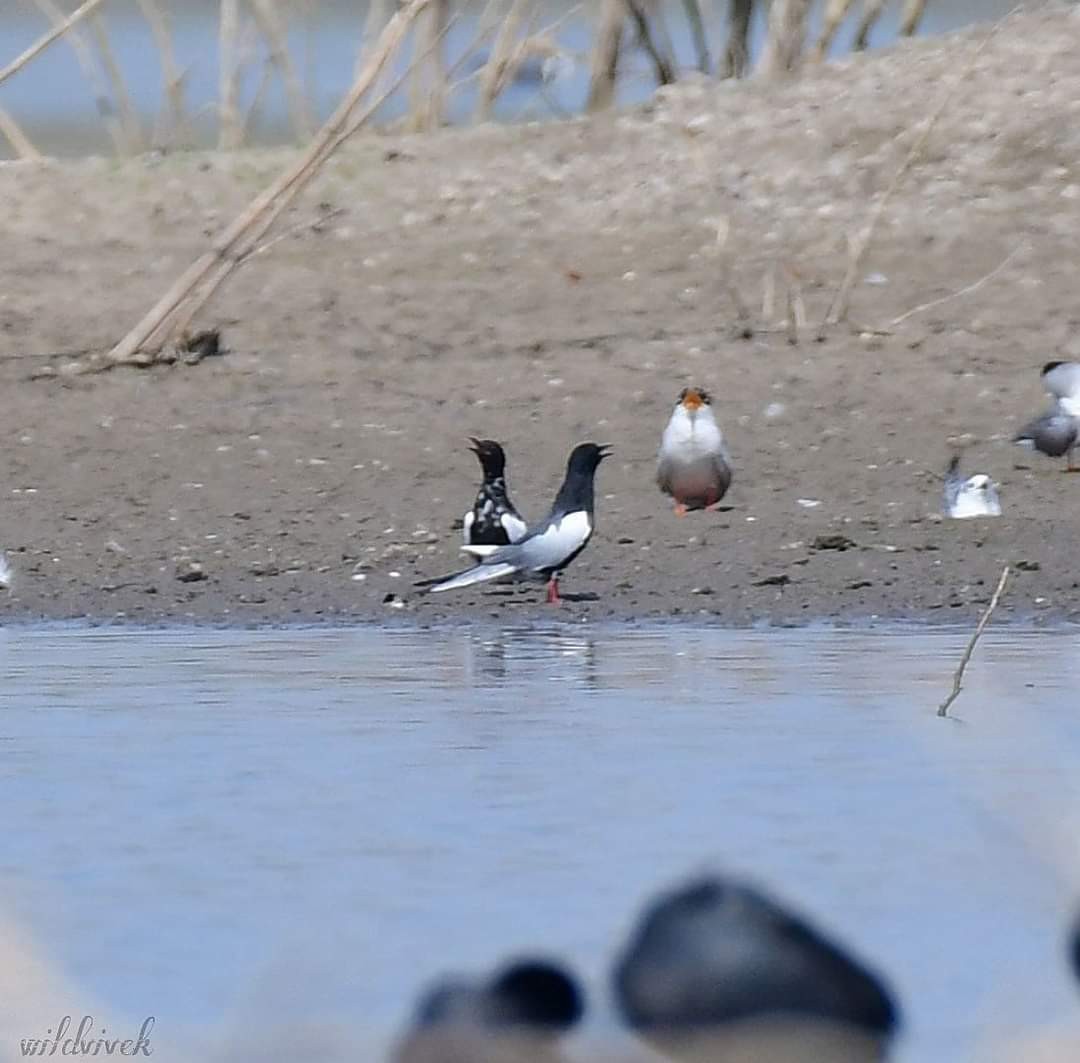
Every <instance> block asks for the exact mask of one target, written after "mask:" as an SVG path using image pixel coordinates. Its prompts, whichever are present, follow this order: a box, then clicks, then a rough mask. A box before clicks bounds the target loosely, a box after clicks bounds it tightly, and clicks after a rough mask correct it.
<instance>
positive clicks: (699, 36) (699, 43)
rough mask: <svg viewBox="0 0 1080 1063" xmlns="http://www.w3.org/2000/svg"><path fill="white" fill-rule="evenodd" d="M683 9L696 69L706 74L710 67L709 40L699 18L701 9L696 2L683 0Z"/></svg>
mask: <svg viewBox="0 0 1080 1063" xmlns="http://www.w3.org/2000/svg"><path fill="white" fill-rule="evenodd" d="M683 8H684V9H685V10H686V21H687V22H689V23H690V36H691V37H692V38H693V41H694V51H695V52H696V53H697V68H698V70H700V71H701V73H703V74H707V73H708V72H709V70H710V69H711V67H712V60H711V59H710V58H709V38H708V35H707V34H706V33H705V21H704V19H702V17H701V7H700V6H699V5H698V0H683Z"/></svg>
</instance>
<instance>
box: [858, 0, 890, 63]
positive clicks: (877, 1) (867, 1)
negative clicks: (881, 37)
mask: <svg viewBox="0 0 1080 1063" xmlns="http://www.w3.org/2000/svg"><path fill="white" fill-rule="evenodd" d="M884 9H885V0H863V16H862V19H861V20H860V21H859V28H858V29H857V30H856V31H855V40H854V41H853V42H852V45H851V47H852V48H854V49H855V51H857V52H864V51H866V46H867V45H868V44H869V43H870V31H871V30H872V29H873V28H874V25H875V23H876V22H877V20H878V19H879V18H881V12H882V11H883V10H884Z"/></svg>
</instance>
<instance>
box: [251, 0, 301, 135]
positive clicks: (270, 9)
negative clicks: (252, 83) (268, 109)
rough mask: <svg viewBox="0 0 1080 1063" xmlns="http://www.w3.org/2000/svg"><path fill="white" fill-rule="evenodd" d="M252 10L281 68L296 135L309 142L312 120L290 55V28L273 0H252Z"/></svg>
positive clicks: (271, 59)
mask: <svg viewBox="0 0 1080 1063" xmlns="http://www.w3.org/2000/svg"><path fill="white" fill-rule="evenodd" d="M251 10H252V13H253V14H254V15H255V21H256V22H257V23H258V24H259V29H260V31H261V32H262V35H263V39H264V40H265V41H266V46H267V49H268V50H269V54H270V61H271V62H272V63H273V64H274V67H275V68H276V69H277V72H278V75H279V76H280V77H281V83H282V85H283V86H284V88H285V101H286V104H287V105H288V109H289V120H290V121H291V122H292V127H293V132H294V133H295V134H296V136H297V138H298V139H299V140H305V139H307V137H309V136H311V120H310V118H309V117H308V108H307V100H306V99H305V98H304V86H303V82H302V81H301V79H300V75H299V74H298V73H297V71H296V66H295V65H294V64H293V61H292V55H291V54H290V52H289V34H288V27H287V26H286V24H285V22H284V21H282V19H281V17H280V15H279V13H278V9H277V5H276V4H275V3H273V0H251Z"/></svg>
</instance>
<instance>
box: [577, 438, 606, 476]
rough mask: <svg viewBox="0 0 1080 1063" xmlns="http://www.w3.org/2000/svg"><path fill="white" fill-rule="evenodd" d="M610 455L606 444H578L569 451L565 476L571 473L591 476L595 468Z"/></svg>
mask: <svg viewBox="0 0 1080 1063" xmlns="http://www.w3.org/2000/svg"><path fill="white" fill-rule="evenodd" d="M610 453H611V447H610V446H609V445H608V444H607V443H578V445H577V446H576V447H574V449H573V450H572V451H570V459H569V461H567V463H566V475H567V476H570V475H571V474H573V473H579V474H583V475H585V476H591V475H592V474H593V473H594V472H596V467H597V466H598V465H599V464H600V462H602V461H603V460H604V458H606V457H607V456H608V455H609V454H610Z"/></svg>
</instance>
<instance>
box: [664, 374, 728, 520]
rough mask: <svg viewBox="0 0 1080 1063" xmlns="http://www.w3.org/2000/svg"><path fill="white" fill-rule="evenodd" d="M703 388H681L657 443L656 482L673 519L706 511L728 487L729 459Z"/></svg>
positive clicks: (722, 436)
mask: <svg viewBox="0 0 1080 1063" xmlns="http://www.w3.org/2000/svg"><path fill="white" fill-rule="evenodd" d="M710 402H711V399H710V398H709V394H708V392H707V391H705V389H704V388H695V387H691V388H683V389H682V391H680V392H679V398H678V401H677V402H676V403H675V410H674V411H673V413H672V414H671V420H670V421H668V424H667V428H665V429H664V435H663V438H662V439H661V440H660V453H659V455H658V460H657V469H656V482H657V484H658V485H659V486H660V490H661V491H663V492H664V493H665V494H668V495H671V497H672V498H674V499H675V515H676V516H679V517H682V516H685V515H686V513H687V511H688V510H691V509H709V508H710V507H712V506H715V505H716V503H717V502H719V501H720V499H722V498H723V497H724V494H725V493H726V492H727V489H728V487H730V486H731V457H730V455H729V454H728V450H727V446H726V444H725V443H724V433H723V432H721V431H720V426H719V425H718V424H717V423H716V417H715V416H714V415H713V412H712V409H711V408H710V405H709V404H710Z"/></svg>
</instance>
